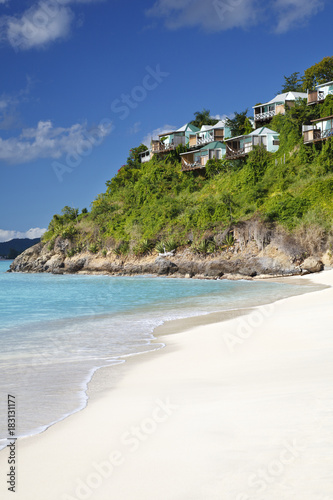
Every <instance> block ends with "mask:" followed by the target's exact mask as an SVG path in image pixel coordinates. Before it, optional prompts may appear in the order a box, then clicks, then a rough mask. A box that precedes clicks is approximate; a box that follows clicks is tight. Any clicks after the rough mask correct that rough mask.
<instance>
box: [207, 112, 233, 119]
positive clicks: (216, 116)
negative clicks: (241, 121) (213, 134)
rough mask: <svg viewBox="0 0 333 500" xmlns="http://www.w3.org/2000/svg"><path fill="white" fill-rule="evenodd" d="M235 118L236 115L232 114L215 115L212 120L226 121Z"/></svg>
mask: <svg viewBox="0 0 333 500" xmlns="http://www.w3.org/2000/svg"><path fill="white" fill-rule="evenodd" d="M233 117H234V113H232V114H231V115H226V114H223V115H213V116H212V118H215V120H226V119H227V118H233Z"/></svg>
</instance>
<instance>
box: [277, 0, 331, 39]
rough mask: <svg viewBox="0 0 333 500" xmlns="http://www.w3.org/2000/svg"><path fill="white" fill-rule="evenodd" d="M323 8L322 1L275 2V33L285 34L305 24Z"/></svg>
mask: <svg viewBox="0 0 333 500" xmlns="http://www.w3.org/2000/svg"><path fill="white" fill-rule="evenodd" d="M323 7H324V1H323V0H275V2H274V9H275V10H276V12H277V18H278V24H277V26H276V30H275V31H276V33H285V32H287V31H289V30H291V29H292V28H295V27H297V26H299V25H302V24H305V23H306V22H307V21H308V20H309V19H310V18H311V17H313V16H314V15H316V14H317V13H318V12H319V10H321V9H322V8H323Z"/></svg>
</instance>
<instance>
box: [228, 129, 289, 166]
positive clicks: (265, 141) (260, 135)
mask: <svg viewBox="0 0 333 500" xmlns="http://www.w3.org/2000/svg"><path fill="white" fill-rule="evenodd" d="M279 137H280V134H278V133H277V132H275V131H274V130H271V129H269V128H267V127H260V128H258V129H256V130H253V132H251V133H250V134H248V135H240V136H238V137H231V138H230V139H227V140H226V141H225V145H226V155H225V156H226V159H227V160H237V159H239V158H243V157H244V156H246V155H248V154H249V153H250V151H252V150H253V148H254V147H255V146H259V145H263V146H265V148H266V149H267V151H269V152H271V153H275V152H276V151H277V150H278V149H279V145H280V140H279Z"/></svg>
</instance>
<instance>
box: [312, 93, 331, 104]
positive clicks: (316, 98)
mask: <svg viewBox="0 0 333 500" xmlns="http://www.w3.org/2000/svg"><path fill="white" fill-rule="evenodd" d="M332 93H333V92H332V91H331V90H329V91H328V94H332ZM324 100H325V92H324V91H322V90H311V91H310V92H309V93H308V104H314V103H316V102H321V101H324Z"/></svg>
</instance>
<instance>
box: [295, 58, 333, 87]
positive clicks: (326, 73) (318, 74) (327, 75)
mask: <svg viewBox="0 0 333 500" xmlns="http://www.w3.org/2000/svg"><path fill="white" fill-rule="evenodd" d="M302 80H303V90H312V89H314V88H315V86H316V85H320V84H322V83H326V82H331V81H332V80H333V57H324V59H322V60H321V61H320V62H319V63H317V64H314V65H313V66H311V67H310V68H308V69H306V70H305V71H304V76H303V78H302Z"/></svg>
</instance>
